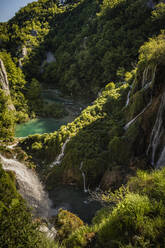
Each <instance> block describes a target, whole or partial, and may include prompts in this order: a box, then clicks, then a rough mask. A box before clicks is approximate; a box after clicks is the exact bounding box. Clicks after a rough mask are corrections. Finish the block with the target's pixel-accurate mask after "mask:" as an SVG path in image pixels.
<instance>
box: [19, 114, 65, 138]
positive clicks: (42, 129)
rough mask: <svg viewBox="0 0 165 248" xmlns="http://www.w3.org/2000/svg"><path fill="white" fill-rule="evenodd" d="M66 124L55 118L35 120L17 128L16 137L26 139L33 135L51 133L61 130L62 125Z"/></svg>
mask: <svg viewBox="0 0 165 248" xmlns="http://www.w3.org/2000/svg"><path fill="white" fill-rule="evenodd" d="M64 124H66V123H64V122H62V121H60V120H56V119H53V118H41V119H33V120H30V121H28V122H26V123H22V124H19V125H17V126H16V129H15V136H16V137H26V136H28V135H31V134H36V133H38V134H43V133H51V132H54V131H56V130H57V129H59V128H60V126H61V125H64Z"/></svg>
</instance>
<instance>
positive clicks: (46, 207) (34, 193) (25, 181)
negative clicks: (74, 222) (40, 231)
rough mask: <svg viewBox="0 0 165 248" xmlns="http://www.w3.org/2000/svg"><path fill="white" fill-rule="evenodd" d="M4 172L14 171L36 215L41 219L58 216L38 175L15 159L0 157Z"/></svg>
mask: <svg viewBox="0 0 165 248" xmlns="http://www.w3.org/2000/svg"><path fill="white" fill-rule="evenodd" d="M0 158H1V163H2V166H3V169H4V170H10V171H13V172H14V173H15V175H16V179H17V182H18V185H19V192H20V194H21V195H22V197H23V198H24V199H25V200H26V201H27V203H28V205H29V207H32V208H33V209H34V210H33V211H34V214H35V215H36V216H40V217H45V218H46V217H49V216H51V215H55V214H57V210H56V209H52V208H51V201H50V199H49V198H48V195H47V193H46V192H45V191H44V188H43V185H42V184H41V182H40V181H39V179H38V177H37V175H36V174H35V173H34V172H33V171H32V170H30V169H28V168H27V167H26V166H25V165H24V164H22V163H20V162H18V161H17V160H14V159H7V158H5V157H3V156H2V155H0Z"/></svg>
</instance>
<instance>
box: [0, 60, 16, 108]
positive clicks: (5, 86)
mask: <svg viewBox="0 0 165 248" xmlns="http://www.w3.org/2000/svg"><path fill="white" fill-rule="evenodd" d="M0 88H2V90H3V91H4V93H5V95H6V96H9V99H10V104H9V105H8V107H9V109H10V110H15V107H14V105H13V103H12V101H11V97H10V89H9V81H8V78H7V72H6V69H5V66H4V63H3V61H2V59H0Z"/></svg>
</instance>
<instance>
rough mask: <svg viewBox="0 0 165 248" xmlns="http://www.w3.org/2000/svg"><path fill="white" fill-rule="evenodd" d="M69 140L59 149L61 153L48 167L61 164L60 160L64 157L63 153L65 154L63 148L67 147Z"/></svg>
mask: <svg viewBox="0 0 165 248" xmlns="http://www.w3.org/2000/svg"><path fill="white" fill-rule="evenodd" d="M69 140H70V138H68V139H67V140H66V141H65V143H64V144H63V146H62V149H61V153H60V154H59V155H58V156H57V158H56V159H55V161H54V162H53V163H52V164H51V165H50V167H51V168H52V167H53V166H54V165H58V164H61V161H62V158H63V157H64V152H65V147H66V145H67V143H68V142H69Z"/></svg>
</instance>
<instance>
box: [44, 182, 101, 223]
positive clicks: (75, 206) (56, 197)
mask: <svg viewBox="0 0 165 248" xmlns="http://www.w3.org/2000/svg"><path fill="white" fill-rule="evenodd" d="M49 197H50V199H51V200H52V202H53V204H54V206H53V207H54V208H56V209H60V208H63V209H66V210H68V211H70V212H72V213H74V214H76V215H77V216H79V217H80V218H81V219H82V220H83V221H84V222H86V223H91V220H92V218H93V217H94V215H95V213H96V211H97V210H99V209H100V208H101V204H100V203H99V202H97V201H93V200H91V199H90V197H89V194H88V193H84V192H83V191H82V190H80V189H77V188H75V187H73V186H64V185H61V186H59V187H56V188H54V189H53V190H52V191H50V192H49Z"/></svg>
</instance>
